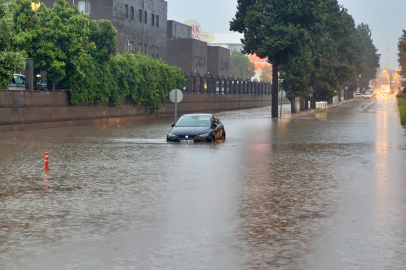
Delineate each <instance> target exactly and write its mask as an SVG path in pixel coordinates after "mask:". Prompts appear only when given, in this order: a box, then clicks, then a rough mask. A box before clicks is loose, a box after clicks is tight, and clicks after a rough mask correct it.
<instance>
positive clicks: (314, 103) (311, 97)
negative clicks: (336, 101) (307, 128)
mask: <svg viewBox="0 0 406 270" xmlns="http://www.w3.org/2000/svg"><path fill="white" fill-rule="evenodd" d="M314 92H315V91H314V89H313V86H310V92H309V98H310V109H316V102H314Z"/></svg>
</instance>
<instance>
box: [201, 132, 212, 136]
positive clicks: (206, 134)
mask: <svg viewBox="0 0 406 270" xmlns="http://www.w3.org/2000/svg"><path fill="white" fill-rule="evenodd" d="M209 134H210V132H208V133H204V134H200V135H199V137H209Z"/></svg>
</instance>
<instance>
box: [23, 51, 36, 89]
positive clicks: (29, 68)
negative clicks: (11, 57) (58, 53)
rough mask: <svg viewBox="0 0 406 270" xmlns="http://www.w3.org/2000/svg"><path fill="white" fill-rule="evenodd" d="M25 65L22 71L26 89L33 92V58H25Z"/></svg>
mask: <svg viewBox="0 0 406 270" xmlns="http://www.w3.org/2000/svg"><path fill="white" fill-rule="evenodd" d="M25 62H26V67H25V71H24V76H25V84H26V89H27V90H28V91H31V92H34V59H33V58H26V59H25Z"/></svg>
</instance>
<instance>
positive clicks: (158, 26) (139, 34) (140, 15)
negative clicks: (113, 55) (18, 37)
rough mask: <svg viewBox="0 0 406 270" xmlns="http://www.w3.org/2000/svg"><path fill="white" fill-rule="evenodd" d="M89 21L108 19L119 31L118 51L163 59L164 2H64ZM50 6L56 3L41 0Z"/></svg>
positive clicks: (165, 21) (164, 42) (129, 0)
mask: <svg viewBox="0 0 406 270" xmlns="http://www.w3.org/2000/svg"><path fill="white" fill-rule="evenodd" d="M66 1H67V2H68V3H69V4H71V5H72V4H75V5H77V7H78V8H79V10H80V11H83V12H84V13H87V14H89V16H90V18H91V19H92V20H101V19H107V20H111V21H112V23H113V25H114V27H115V28H116V29H117V32H118V39H119V43H118V51H119V52H120V53H124V52H129V53H137V52H139V51H141V52H143V53H144V54H146V55H148V56H151V57H152V58H156V59H159V58H162V59H163V60H166V55H167V10H168V3H167V2H166V1H163V0H86V1H78V0H66ZM41 2H43V3H44V4H45V5H46V6H47V7H52V6H53V3H54V2H55V0H42V1H41Z"/></svg>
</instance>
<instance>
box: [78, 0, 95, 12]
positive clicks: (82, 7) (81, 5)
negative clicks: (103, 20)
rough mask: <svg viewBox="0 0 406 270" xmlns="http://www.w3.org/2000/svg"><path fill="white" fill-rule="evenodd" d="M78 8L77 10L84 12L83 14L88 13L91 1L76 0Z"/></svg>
mask: <svg viewBox="0 0 406 270" xmlns="http://www.w3.org/2000/svg"><path fill="white" fill-rule="evenodd" d="M77 7H78V9H79V11H81V12H83V13H85V14H90V13H91V11H92V9H91V7H92V3H91V1H78V6H77Z"/></svg>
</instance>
